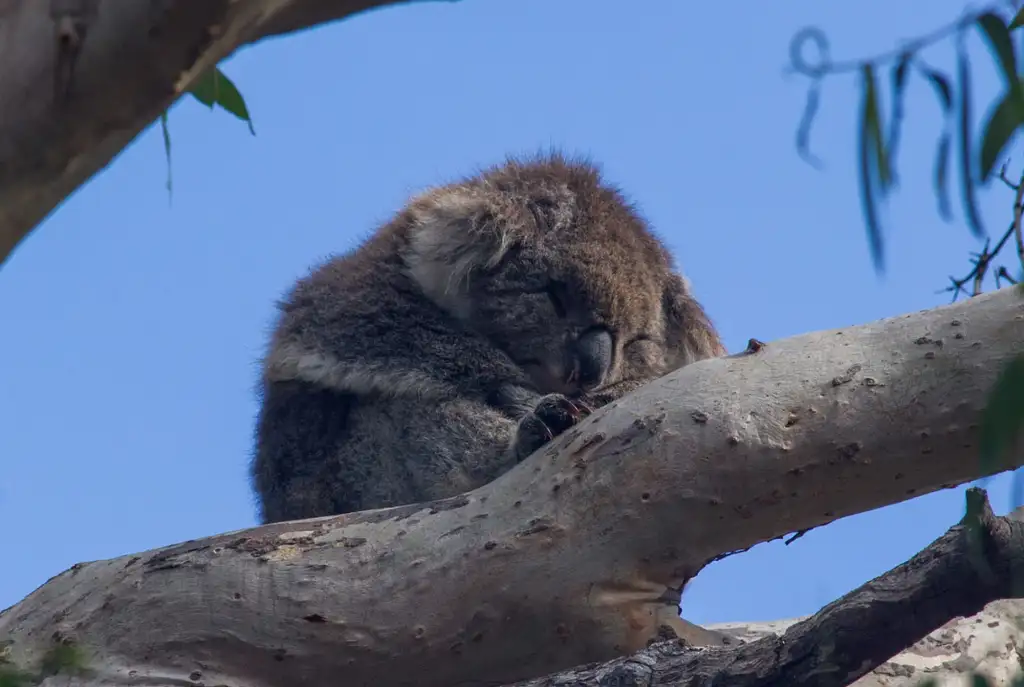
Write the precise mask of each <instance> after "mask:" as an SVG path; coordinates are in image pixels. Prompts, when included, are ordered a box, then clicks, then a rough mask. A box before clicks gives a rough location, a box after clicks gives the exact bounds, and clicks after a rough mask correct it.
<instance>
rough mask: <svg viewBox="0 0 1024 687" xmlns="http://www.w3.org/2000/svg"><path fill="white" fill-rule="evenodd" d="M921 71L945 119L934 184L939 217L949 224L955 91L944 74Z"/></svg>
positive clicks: (926, 69)
mask: <svg viewBox="0 0 1024 687" xmlns="http://www.w3.org/2000/svg"><path fill="white" fill-rule="evenodd" d="M919 69H920V70H921V74H922V75H923V76H924V78H925V79H927V80H928V83H930V84H931V85H932V88H933V89H934V90H935V95H937V96H938V98H939V104H940V105H941V106H942V115H943V118H944V119H945V122H944V125H943V131H942V135H941V136H940V137H939V145H938V150H937V152H936V155H935V172H934V184H935V196H936V198H937V199H938V202H939V215H940V216H941V217H942V219H944V220H945V221H947V222H949V221H951V220H952V219H953V212H952V210H950V202H949V149H950V145H951V141H950V133H949V129H950V126H951V124H952V120H953V89H952V87H951V86H950V85H949V80H948V79H947V78H946V77H945V75H943V74H942V73H940V72H937V71H934V70H932V69H928V68H927V67H923V66H919Z"/></svg>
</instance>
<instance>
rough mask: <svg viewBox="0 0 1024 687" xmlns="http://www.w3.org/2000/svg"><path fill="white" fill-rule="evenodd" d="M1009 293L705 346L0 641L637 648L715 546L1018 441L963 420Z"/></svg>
mask: <svg viewBox="0 0 1024 687" xmlns="http://www.w3.org/2000/svg"><path fill="white" fill-rule="evenodd" d="M1022 306H1024V299H1022V298H1021V295H1020V293H1018V291H1017V289H1015V288H1011V289H1002V290H999V291H994V292H992V293H988V294H984V295H981V296H978V297H975V298H972V299H970V300H967V301H962V302H958V303H955V304H952V305H948V306H944V307H941V308H935V309H933V310H928V311H923V312H917V313H911V314H908V315H904V316H901V317H895V318H891V319H887V320H882V321H878V322H873V323H870V324H865V325H860V326H856V327H849V328H845V329H841V330H831V331H822V332H814V333H811V334H804V335H802V336H797V337H792V338H789V339H784V340H777V341H772V342H770V343H769V344H768V345H767V346H765V347H763V348H762V349H761V350H759V351H757V352H756V353H751V354H748V355H740V356H732V357H726V358H716V359H712V360H705V361H701V362H699V363H695V364H692V365H689V366H686V367H684V368H682V369H680V370H677V371H675V372H673V373H671V374H669V375H666V376H665V377H663V378H661V379H658V380H655V381H652V382H650V383H649V384H647V385H645V386H643V387H641V388H640V389H637V390H636V391H634V392H633V393H631V394H629V395H627V396H625V397H623V398H621V399H619V400H618V401H615V402H613V403H611V404H609V405H608V406H605V407H604V408H600V409H598V410H597V411H596V412H595V413H594V414H593V415H591V416H590V417H589V418H588V419H586V420H585V421H583V422H582V423H580V424H579V425H577V426H576V427H574V428H572V429H571V430H569V431H568V432H566V433H564V434H563V435H561V436H559V437H557V438H556V439H555V440H554V441H552V442H551V443H550V444H549V445H548V446H546V447H544V448H543V449H541V450H540V451H538V452H537V453H535V454H534V455H532V456H530V457H529V458H527V459H526V460H524V461H523V462H521V463H520V464H519V465H517V466H516V467H514V468H513V469H511V470H510V471H509V472H507V473H505V474H504V475H502V476H501V477H499V478H498V479H496V480H495V481H493V482H491V483H490V484H487V485H484V486H483V487H480V488H479V489H475V490H473V491H472V492H469V493H467V494H464V495H462V496H459V497H455V498H451V499H445V500H443V501H440V502H435V503H429V504H413V505H409V506H401V507H397V508H391V509H383V510H377V511H367V512H363V513H349V514H346V515H340V516H336V517H328V518H317V519H313V520H307V521H299V522H291V523H275V524H272V525H266V526H263V527H257V528H252V529H248V530H244V531H239V532H231V533H226V534H222V535H217V536H215V537H209V538H206V539H200V540H198V541H192V542H186V543H184V544H179V545H176V546H168V547H164V548H162V549H156V550H153V551H146V552H143V553H139V554H137V555H133V556H124V557H122V558H118V559H112V560H107V561H95V562H91V563H84V564H81V565H78V566H75V567H74V568H72V569H71V570H69V571H67V572H65V573H63V574H61V575H58V576H56V577H54V578H53V579H51V580H50V581H48V582H47V583H46V584H44V585H43V586H41V587H40V588H39V589H37V590H36V591H35V592H33V593H32V594H30V595H29V596H28V597H26V598H25V599H24V600H23V601H21V602H20V603H18V604H16V605H15V606H13V607H12V608H10V609H8V610H6V611H3V612H0V640H2V641H7V642H8V646H7V647H6V656H7V657H8V658H9V660H11V661H13V662H15V663H17V664H19V665H28V666H32V665H37V664H38V663H39V661H41V660H42V657H43V656H44V655H45V652H46V651H48V650H49V649H50V648H52V647H51V643H52V638H53V637H55V636H59V637H61V638H63V639H62V641H65V640H67V641H74V642H77V643H79V645H81V646H82V647H83V648H84V649H86V650H87V652H88V654H89V661H90V663H89V665H90V668H91V670H92V671H93V673H92V677H90V678H88V679H83V680H79V681H78V682H76V683H75V684H76V685H77V686H78V687H85V686H86V685H88V686H90V687H91V686H95V687H99V686H100V685H109V684H118V685H122V686H124V687H128V686H131V685H139V686H141V685H146V687H159V686H162V685H168V686H170V685H183V684H192V683H194V682H195V681H196V680H198V679H199V678H193V677H191V676H192V675H193V673H195V672H197V671H198V672H200V673H201V681H202V682H204V683H205V684H231V685H243V684H244V685H254V684H289V685H296V686H299V685H302V686H304V687H313V686H317V687H319V686H320V685H325V686H326V685H335V684H339V682H342V681H343V682H344V684H347V685H353V686H356V687H361V686H363V685H372V686H373V687H406V686H415V687H449V686H450V685H453V684H459V685H462V686H463V687H471V686H475V687H482V686H483V685H495V684H504V683H510V682H514V681H516V680H523V679H530V678H535V677H537V676H541V675H547V674H551V673H554V672H556V671H559V670H564V669H567V668H570V667H571V666H575V665H580V664H584V663H589V662H593V661H607V660H611V659H613V658H616V657H618V656H623V655H627V654H630V653H632V652H635V651H638V650H640V649H642V648H644V647H645V646H646V644H647V642H648V641H649V640H650V639H651V638H654V637H657V636H658V634H659V630H660V626H661V625H663V624H666V623H667V621H668V619H669V618H670V617H674V618H678V610H677V606H676V604H675V601H676V599H675V598H674V597H673V593H674V590H678V589H680V588H681V587H682V585H683V584H684V583H685V582H686V581H687V580H688V579H689V578H691V577H692V576H693V575H695V574H696V573H697V571H699V570H700V569H701V568H702V567H703V566H704V565H706V564H707V562H708V561H710V560H713V559H714V558H715V557H716V556H718V555H720V554H722V553H725V552H729V551H733V550H737V549H743V548H745V547H749V546H751V545H753V544H756V543H757V542H761V541H767V540H769V539H773V538H775V537H778V536H781V535H784V534H786V533H787V532H792V531H797V530H802V529H807V528H809V527H815V526H818V525H822V524H824V523H827V522H829V521H831V520H835V519H836V518H840V517H843V516H845V515H851V514H853V513H859V512H863V511H867V510H872V509H874V508H878V507H881V506H885V505H887V504H890V503H895V502H898V501H903V500H906V499H909V498H912V497H914V496H916V495H919V494H924V493H927V492H930V491H934V490H937V489H941V488H943V487H945V486H949V485H953V484H959V483H962V482H965V481H969V480H973V479H977V478H978V477H981V476H984V475H986V474H993V473H996V472H1000V471H1002V470H1005V469H1007V468H1011V467H1016V466H1018V465H1020V463H1021V461H1022V460H1024V452H1022V451H1021V450H1020V446H1019V445H1018V446H1017V447H1016V449H1015V450H1014V451H1011V452H1009V454H1008V455H1007V458H1008V460H1007V461H1006V462H1004V463H1002V464H1001V465H996V464H988V465H982V464H981V462H980V460H979V453H978V423H979V422H980V418H981V413H982V409H983V408H984V406H985V403H986V401H987V399H988V396H989V392H990V390H991V388H992V386H993V383H994V382H995V380H996V379H997V378H998V376H999V375H1000V373H1001V371H1002V370H1003V369H1004V367H1005V365H1006V363H1007V362H1008V361H1009V360H1012V359H1014V358H1015V356H1016V355H1018V354H1019V351H1020V346H1021V344H1020V342H1021V341H1024V316H1022V314H1024V309H1022ZM141 488H144V485H141ZM26 526H31V524H28V525H26ZM75 534H76V535H78V533H77V532H76V533H75ZM39 536H40V538H41V539H40V541H41V542H45V538H46V537H47V536H50V537H56V538H58V539H59V538H60V537H63V536H69V535H68V534H67V533H66V532H59V531H58V532H50V531H47V532H40V533H39ZM41 545H44V544H41ZM982 591H984V590H982ZM968 601H970V599H968ZM950 603H953V602H952V601H950ZM971 603H973V601H972V602H971ZM685 606H686V604H685V599H684V600H683V608H684V613H685ZM955 610H957V609H956V608H953V609H952V611H951V612H953V611H955ZM925 617H926V619H927V621H928V623H931V622H933V621H935V622H937V619H938V617H939V616H938V615H934V616H925ZM804 627H806V625H805V626H804ZM918 629H919V628H917V627H913V628H911V630H912V631H913V632H916V631H917V630H918ZM909 634H912V632H910V631H908V635H909ZM894 637H896V638H897V639H898V640H899V641H900V642H902V641H904V639H905V638H901V637H900V636H899V635H894ZM834 639H842V640H843V641H847V642H848V643H849V640H848V638H845V637H843V636H842V635H838V636H836V637H835V638H834ZM794 646H797V645H794ZM890 648H891V647H889V646H885V647H883V648H880V649H877V652H878V655H881V654H884V653H886V652H888V651H889V650H890Z"/></svg>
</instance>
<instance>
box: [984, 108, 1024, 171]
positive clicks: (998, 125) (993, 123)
mask: <svg viewBox="0 0 1024 687" xmlns="http://www.w3.org/2000/svg"><path fill="white" fill-rule="evenodd" d="M1020 94H1021V89H1020V88H1013V89H1007V91H1006V92H1005V93H1004V94H1003V97H1002V99H1001V100H1000V101H999V104H997V105H996V106H995V107H994V108H993V109H992V114H991V115H990V116H989V118H988V121H987V122H986V123H985V127H984V129H983V130H982V135H981V151H980V167H981V181H982V183H984V182H986V181H988V180H989V178H990V177H991V176H992V172H994V171H995V168H996V164H997V163H998V162H999V160H1000V158H1001V157H1002V154H1003V151H1004V150H1005V149H1006V147H1007V146H1008V145H1009V144H1010V141H1011V139H1012V138H1013V135H1014V134H1015V133H1017V130H1018V129H1020V127H1021V125H1024V99H1022V98H1021V95H1020Z"/></svg>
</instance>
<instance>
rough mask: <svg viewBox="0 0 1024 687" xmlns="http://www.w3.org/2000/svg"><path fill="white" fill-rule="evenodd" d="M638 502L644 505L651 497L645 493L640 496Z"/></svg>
mask: <svg viewBox="0 0 1024 687" xmlns="http://www.w3.org/2000/svg"><path fill="white" fill-rule="evenodd" d="M640 500H641V501H643V502H645V503H646V502H647V501H650V500H651V495H650V494H649V493H647V492H646V491H645V492H644V493H642V494H640Z"/></svg>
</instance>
